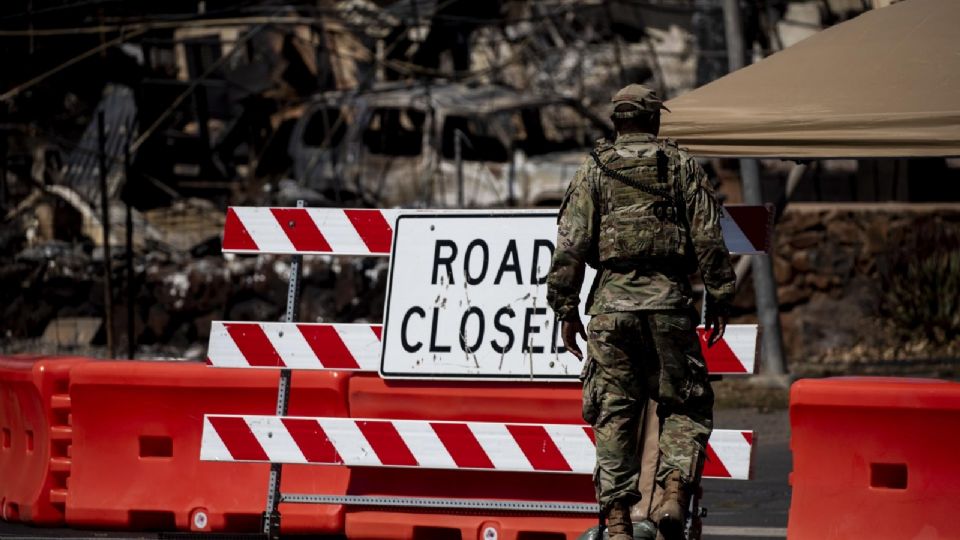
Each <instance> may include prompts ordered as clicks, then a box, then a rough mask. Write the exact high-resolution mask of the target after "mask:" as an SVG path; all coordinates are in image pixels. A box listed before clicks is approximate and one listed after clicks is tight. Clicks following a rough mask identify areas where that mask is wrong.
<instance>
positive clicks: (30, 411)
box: [0, 357, 84, 525]
mask: <svg viewBox="0 0 960 540" xmlns="http://www.w3.org/2000/svg"><path fill="white" fill-rule="evenodd" d="M82 362H84V359H80V358H43V357H3V358H0V512H2V514H0V515H2V518H3V519H4V520H6V521H23V522H27V523H33V524H36V525H58V524H62V523H63V512H64V503H65V499H66V488H67V478H68V477H69V475H70V464H71V463H70V462H71V460H70V443H71V427H70V397H69V396H68V395H67V389H68V387H69V378H70V370H71V369H72V368H73V367H74V366H77V365H78V364H80V363H82Z"/></svg>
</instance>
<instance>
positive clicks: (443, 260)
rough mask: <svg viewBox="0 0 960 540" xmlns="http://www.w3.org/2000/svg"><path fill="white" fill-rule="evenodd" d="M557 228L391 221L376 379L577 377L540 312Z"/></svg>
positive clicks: (506, 219) (477, 219)
mask: <svg viewBox="0 0 960 540" xmlns="http://www.w3.org/2000/svg"><path fill="white" fill-rule="evenodd" d="M556 223H557V214H556V212H536V211H528V212H515V213H505V212H502V211H498V212H496V213H491V214H483V213H466V212H449V213H447V212H440V213H425V212H414V213H409V214H406V213H405V214H401V215H400V216H398V218H397V221H396V225H395V230H394V240H393V241H394V244H393V253H392V257H391V262H390V283H389V290H388V292H387V305H386V313H385V318H384V333H383V349H382V351H383V352H382V357H381V364H380V372H381V375H382V376H384V377H394V378H437V377H450V378H461V379H515V380H516V379H541V380H544V379H545V380H551V379H552V380H564V379H566V380H569V379H575V378H577V376H578V375H579V374H580V368H581V362H580V361H579V360H577V359H576V358H575V357H574V356H573V355H572V354H569V353H568V352H566V350H565V349H564V348H563V343H562V340H561V338H560V332H559V328H558V323H557V321H556V319H555V315H554V313H553V310H551V309H550V307H549V306H548V305H547V285H546V280H547V273H548V272H549V269H550V261H551V259H552V257H553V251H554V246H555V243H556V240H557V224H556ZM588 274H589V275H587V276H585V278H586V279H585V280H584V282H585V285H584V287H585V290H584V293H585V292H586V288H588V287H589V286H590V282H591V281H592V272H590V271H589V269H588ZM582 296H583V297H584V298H585V294H584V295H582ZM582 308H583V304H582V303H581V309H582ZM581 348H582V349H583V350H584V351H586V348H585V346H584V345H583V344H582V343H581Z"/></svg>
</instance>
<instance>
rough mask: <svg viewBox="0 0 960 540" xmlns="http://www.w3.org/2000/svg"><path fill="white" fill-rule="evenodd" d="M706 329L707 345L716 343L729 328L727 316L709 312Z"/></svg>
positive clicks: (711, 345) (710, 345)
mask: <svg viewBox="0 0 960 540" xmlns="http://www.w3.org/2000/svg"><path fill="white" fill-rule="evenodd" d="M705 322H706V325H705V329H706V331H707V332H708V335H709V337H708V338H707V347H713V346H714V345H716V343H717V342H718V341H720V338H722V337H723V333H724V331H726V329H727V316H726V315H720V314H718V313H707V317H706V321H705Z"/></svg>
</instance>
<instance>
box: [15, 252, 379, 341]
mask: <svg viewBox="0 0 960 540" xmlns="http://www.w3.org/2000/svg"><path fill="white" fill-rule="evenodd" d="M212 241H213V243H216V244H217V245H216V246H215V247H216V249H214V250H211V249H209V248H210V247H211V246H210V245H209V242H207V243H204V244H200V245H199V249H200V250H202V251H206V252H208V253H207V254H206V255H203V256H199V257H198V256H196V255H195V254H196V253H197V250H196V249H195V250H194V253H191V252H190V251H162V250H159V249H153V250H151V251H149V252H148V254H147V255H145V256H143V255H139V254H138V255H137V256H136V259H135V264H134V272H135V277H134V279H135V282H134V285H135V288H134V290H135V291H136V292H135V297H134V299H133V303H134V328H135V332H136V336H135V338H136V343H137V344H138V349H137V356H138V357H145V358H151V357H153V358H186V359H200V358H202V356H203V355H204V354H205V351H206V340H207V338H208V337H209V332H210V322H211V321H213V320H253V321H279V320H281V319H282V318H283V316H284V312H285V306H286V298H287V280H288V279H289V275H290V260H289V257H279V256H277V257H275V256H267V255H264V256H232V255H221V254H220V253H219V242H218V241H217V240H216V239H215V238H214V239H212ZM122 256H123V255H122V254H121V255H119V256H118V260H116V261H115V265H114V279H113V283H114V288H115V290H114V309H113V324H114V335H116V336H118V338H117V343H118V344H119V347H118V350H121V351H125V350H126V348H125V347H126V343H127V341H126V340H127V335H126V328H127V301H128V299H127V281H126V276H125V272H124V271H123V263H122V262H121V260H119V258H122ZM386 274H387V265H386V262H385V261H383V260H381V259H371V258H355V259H352V258H343V257H340V258H336V259H334V258H331V257H306V258H305V259H304V264H303V274H302V281H301V283H302V285H301V297H300V305H299V314H298V317H297V320H299V321H302V322H324V321H328V322H329V321H337V322H380V320H381V319H382V313H383V297H384V291H385V283H386ZM0 302H2V304H3V307H2V311H0V328H3V329H4V330H3V335H2V336H0V352H2V353H19V352H24V353H31V354H53V353H60V354H64V353H78V352H79V353H84V352H92V353H99V354H100V355H102V354H103V348H102V346H103V345H104V343H105V339H106V338H105V331H104V329H103V328H102V327H101V329H100V331H99V332H98V333H97V334H96V335H95V336H94V337H93V339H92V341H91V342H87V343H76V342H71V341H69V340H68V341H66V342H64V341H59V342H58V341H51V340H50V339H49V337H48V338H47V339H44V338H40V339H39V340H38V339H37V338H38V336H41V335H44V331H45V329H46V328H47V327H48V326H49V325H51V323H53V322H54V321H58V320H62V319H73V318H78V317H84V318H91V317H96V318H101V322H102V317H103V313H104V309H103V305H104V291H103V265H102V259H101V258H98V257H96V253H95V252H94V251H92V250H89V249H84V247H83V246H82V245H79V244H68V243H64V242H52V243H48V244H45V245H43V246H39V247H33V248H27V249H24V250H22V251H20V252H19V253H17V254H16V255H14V256H8V255H3V256H0Z"/></svg>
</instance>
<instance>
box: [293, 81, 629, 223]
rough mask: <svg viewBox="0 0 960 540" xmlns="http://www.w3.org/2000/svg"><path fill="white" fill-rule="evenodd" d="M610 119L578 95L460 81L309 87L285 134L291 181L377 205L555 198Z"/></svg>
mask: <svg viewBox="0 0 960 540" xmlns="http://www.w3.org/2000/svg"><path fill="white" fill-rule="evenodd" d="M609 129H610V128H609V125H608V124H607V123H605V122H604V121H603V120H602V119H600V118H599V117H597V116H595V115H593V114H591V113H590V112H589V111H588V110H587V109H586V108H585V107H583V106H581V105H580V103H579V102H577V101H575V100H572V99H567V98H562V97H556V96H544V95H537V94H532V93H520V92H518V91H516V90H513V89H509V88H504V87H498V86H484V87H471V86H467V85H464V84H443V85H435V84H432V85H420V86H416V87H410V86H406V87H400V86H383V87H375V88H374V89H372V91H367V92H364V93H363V94H357V93H351V92H332V93H326V94H322V95H318V96H316V97H315V98H314V99H313V100H312V101H311V103H310V104H309V105H308V106H307V107H306V110H305V112H304V114H303V116H302V117H301V118H300V119H299V120H298V121H297V123H296V125H295V127H294V129H293V133H292V134H291V139H290V145H289V151H290V155H291V158H292V160H293V173H294V178H295V179H296V180H297V181H298V182H299V183H300V185H302V186H305V187H308V188H310V189H312V190H315V191H317V192H320V193H322V194H324V195H325V196H326V197H327V198H329V199H331V200H333V201H338V202H349V201H364V202H367V203H369V204H376V205H381V206H408V207H427V206H430V207H495V206H556V205H558V204H559V202H560V198H561V197H562V194H563V191H564V189H565V188H566V185H567V183H568V182H569V181H570V178H571V177H572V176H573V173H574V171H576V169H577V167H578V166H579V165H580V164H581V163H582V161H583V159H584V153H585V150H586V149H588V148H590V147H591V145H592V144H593V143H594V141H595V140H596V139H597V138H599V137H601V136H604V135H609Z"/></svg>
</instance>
